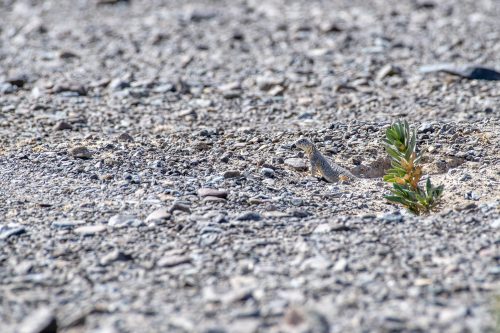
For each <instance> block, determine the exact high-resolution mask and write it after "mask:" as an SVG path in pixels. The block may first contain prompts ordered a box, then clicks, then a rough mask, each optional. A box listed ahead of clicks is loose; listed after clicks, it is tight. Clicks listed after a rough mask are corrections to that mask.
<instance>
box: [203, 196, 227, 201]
mask: <svg viewBox="0 0 500 333" xmlns="http://www.w3.org/2000/svg"><path fill="white" fill-rule="evenodd" d="M203 202H226V199H223V198H217V197H211V196H208V197H204V198H203Z"/></svg>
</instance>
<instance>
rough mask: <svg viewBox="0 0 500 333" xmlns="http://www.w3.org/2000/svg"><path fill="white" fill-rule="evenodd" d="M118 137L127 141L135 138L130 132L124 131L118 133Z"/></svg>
mask: <svg viewBox="0 0 500 333" xmlns="http://www.w3.org/2000/svg"><path fill="white" fill-rule="evenodd" d="M117 139H118V140H120V141H125V142H132V141H134V138H133V137H132V136H131V135H130V134H128V133H122V134H120V135H118V137H117Z"/></svg>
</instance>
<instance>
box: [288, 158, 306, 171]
mask: <svg viewBox="0 0 500 333" xmlns="http://www.w3.org/2000/svg"><path fill="white" fill-rule="evenodd" d="M285 165H287V166H289V167H291V168H292V169H294V170H296V171H305V170H307V165H306V163H305V162H304V160H303V159H302V158H287V159H286V160H285Z"/></svg>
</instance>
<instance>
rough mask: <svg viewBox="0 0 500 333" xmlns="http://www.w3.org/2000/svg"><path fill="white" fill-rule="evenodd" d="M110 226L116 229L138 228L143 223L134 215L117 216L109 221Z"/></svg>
mask: <svg viewBox="0 0 500 333" xmlns="http://www.w3.org/2000/svg"><path fill="white" fill-rule="evenodd" d="M108 225H109V226H111V227H114V228H126V227H130V226H132V227H138V226H140V225H142V221H141V220H139V219H138V218H137V217H136V216H133V215H121V214H116V215H114V216H112V217H111V218H110V219H109V221H108Z"/></svg>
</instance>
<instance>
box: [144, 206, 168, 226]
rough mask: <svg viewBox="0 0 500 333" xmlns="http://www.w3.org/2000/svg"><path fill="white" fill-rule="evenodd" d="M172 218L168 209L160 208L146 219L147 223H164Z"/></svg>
mask: <svg viewBox="0 0 500 333" xmlns="http://www.w3.org/2000/svg"><path fill="white" fill-rule="evenodd" d="M170 216H171V214H170V212H169V210H168V209H167V208H165V207H163V208H159V209H157V210H155V211H153V212H152V213H151V214H149V215H148V217H146V223H151V222H159V221H163V220H166V219H169V218H170Z"/></svg>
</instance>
